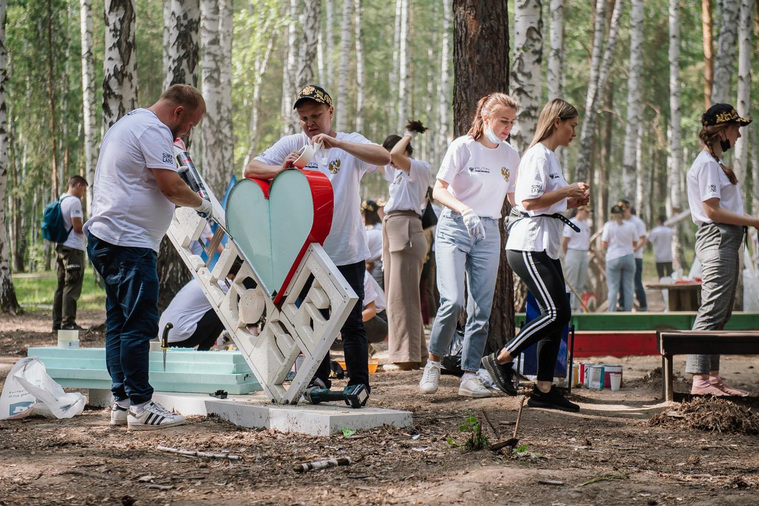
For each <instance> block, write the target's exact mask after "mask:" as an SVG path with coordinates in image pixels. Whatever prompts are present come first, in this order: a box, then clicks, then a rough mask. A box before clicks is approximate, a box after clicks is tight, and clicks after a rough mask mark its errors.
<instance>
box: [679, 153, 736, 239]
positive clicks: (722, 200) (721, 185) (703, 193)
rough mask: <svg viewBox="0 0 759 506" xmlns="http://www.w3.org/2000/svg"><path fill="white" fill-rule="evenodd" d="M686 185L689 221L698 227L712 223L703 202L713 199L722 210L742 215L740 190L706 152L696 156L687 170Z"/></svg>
mask: <svg viewBox="0 0 759 506" xmlns="http://www.w3.org/2000/svg"><path fill="white" fill-rule="evenodd" d="M687 183H688V205H689V206H690V214H691V219H693V223H695V224H696V225H698V226H699V227H700V226H701V225H703V224H704V223H711V222H712V220H710V219H709V217H708V216H707V215H706V212H705V211H704V204H703V202H704V201H706V200H709V199H713V198H715V197H716V198H718V199H719V206H720V207H721V208H722V209H726V210H728V211H730V212H733V213H735V214H740V215H743V214H744V212H743V199H741V192H740V188H739V187H738V185H737V184H732V183H731V182H730V180H729V179H728V178H727V175H725V171H723V170H722V167H720V166H719V164H718V163H717V161H716V160H715V159H714V157H713V156H712V155H710V154H709V153H707V152H706V151H701V153H699V154H698V156H697V157H696V160H695V161H694V162H693V165H691V167H690V170H688V176H687Z"/></svg>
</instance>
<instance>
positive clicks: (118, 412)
mask: <svg viewBox="0 0 759 506" xmlns="http://www.w3.org/2000/svg"><path fill="white" fill-rule="evenodd" d="M128 414H129V408H122V407H121V406H119V404H118V403H117V402H114V403H113V406H111V425H126V424H127V415H128Z"/></svg>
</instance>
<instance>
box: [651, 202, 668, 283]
mask: <svg viewBox="0 0 759 506" xmlns="http://www.w3.org/2000/svg"><path fill="white" fill-rule="evenodd" d="M666 220H667V217H666V216H663V215H662V216H659V218H658V219H657V223H658V225H657V226H656V227H654V228H653V230H651V233H650V234H648V242H650V243H651V245H652V246H653V247H654V261H655V262H656V274H658V275H659V277H660V278H663V277H666V276H671V275H672V234H673V232H672V229H671V228H670V227H667V226H665V225H664V222H665V221H666Z"/></svg>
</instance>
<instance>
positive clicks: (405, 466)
mask: <svg viewBox="0 0 759 506" xmlns="http://www.w3.org/2000/svg"><path fill="white" fill-rule="evenodd" d="M103 321H104V312H103V311H85V312H82V313H81V314H80V322H79V323H80V324H81V325H82V326H84V327H89V326H94V325H97V324H100V323H102V322H103ZM103 342H104V338H103V336H102V334H99V333H95V332H89V333H87V334H84V335H83V336H82V346H85V347H95V346H102V345H103ZM55 344H56V338H55V336H54V335H53V334H52V333H51V332H50V315H49V312H46V311H34V312H28V313H26V314H24V315H21V316H15V317H13V316H7V315H3V317H2V319H1V320H0V383H2V382H4V380H5V377H6V376H7V374H8V371H9V370H10V368H11V367H12V365H13V364H14V363H15V362H16V361H17V360H19V359H20V358H22V357H24V356H26V349H27V348H28V347H30V346H53V345H55ZM678 358H682V357H678ZM597 360H598V361H605V362H612V361H613V362H616V363H621V364H623V365H624V380H625V383H624V385H623V388H622V389H621V390H620V391H618V392H610V391H608V390H606V391H597V390H586V389H575V390H573V392H572V395H571V397H570V398H571V399H572V400H574V401H575V402H578V403H579V404H580V405H581V407H582V410H581V411H580V413H573V414H570V413H562V412H553V411H547V410H542V409H532V408H527V407H525V409H524V412H523V414H522V419H521V423H520V426H519V434H518V437H519V446H518V448H517V450H518V451H510V450H508V449H506V450H500V451H495V452H494V451H491V450H489V449H484V450H479V451H470V450H467V449H466V448H465V443H466V440H467V437H468V435H469V434H470V432H469V431H466V430H461V426H462V425H465V423H466V419H467V417H469V416H473V417H475V418H476V419H477V420H478V421H479V423H480V424H481V426H482V431H483V433H484V435H485V436H486V437H487V438H488V440H489V441H490V443H494V442H498V441H502V440H505V439H507V438H509V437H511V433H512V431H513V430H514V422H515V419H516V416H517V410H518V407H519V401H518V400H517V398H514V397H505V396H498V397H494V398H491V399H480V400H469V399H465V398H462V397H459V396H458V395H457V378H455V377H452V376H443V378H442V380H441V386H440V390H439V391H438V393H436V394H434V395H429V396H423V395H421V394H419V393H418V388H417V382H418V381H419V376H420V372H419V371H416V372H415V371H409V372H378V373H377V374H375V375H373V376H372V381H373V388H372V396H371V398H370V401H369V402H370V404H371V405H372V406H374V407H380V408H391V409H402V410H409V411H412V412H413V420H414V427H413V428H412V429H408V430H400V429H396V428H390V427H382V428H378V429H374V430H368V431H359V432H357V433H355V434H353V435H351V436H350V437H346V435H343V434H340V435H335V436H331V437H310V436H304V435H295V434H283V433H279V432H275V431H268V430H254V429H243V428H238V427H236V426H234V425H232V424H230V423H228V422H225V421H222V420H220V419H218V418H202V417H191V419H190V423H189V424H187V425H185V426H181V427H176V428H173V429H168V430H163V431H152V432H142V433H139V432H137V433H135V432H129V431H127V430H126V429H125V428H123V427H122V428H111V427H110V426H109V424H108V411H107V410H104V409H97V408H91V407H89V406H88V407H87V408H86V409H85V411H84V412H83V413H82V414H81V415H79V416H76V417H74V418H72V419H68V420H50V419H43V418H27V419H23V420H16V421H0V461H2V465H0V505H6V504H24V505H29V504H119V503H121V504H200V503H212V504H230V505H231V504H234V505H238V504H279V505H281V504H309V505H310V504H329V505H340V504H464V503H468V504H608V503H616V504H642V505H656V504H689V505H690V504H704V505H706V504H715V505H717V504H720V505H721V504H746V505H749V504H752V505H753V504H756V502H757V499H756V498H757V494H758V493H759V492H758V489H759V451H757V449H758V448H757V443H758V442H759V438H757V436H756V433H753V434H752V432H754V431H756V428H757V425H759V423H758V422H757V416H758V415H757V414H756V411H757V409H758V408H759V398H758V397H757V392H759V388H757V386H758V385H759V367H756V366H757V365H759V363H757V359H756V358H755V357H724V358H723V373H724V376H725V377H726V379H727V381H728V382H730V383H732V384H734V385H735V386H738V387H742V388H747V389H749V390H752V391H753V395H752V396H751V397H749V398H747V399H732V401H733V402H734V404H732V403H731V402H730V401H725V400H719V401H715V402H712V403H709V405H708V406H706V408H707V409H708V413H707V414H706V415H704V414H703V410H702V411H701V415H700V418H698V417H697V418H698V420H696V419H694V418H693V416H692V415H691V414H689V413H678V412H676V411H678V408H679V406H680V405H679V404H675V405H672V406H667V405H665V404H662V403H661V370H660V369H659V366H660V360H659V358H658V357H629V358H625V359H613V358H611V357H599V358H598V359H597ZM675 367H676V370H678V371H682V370H683V361H682V360H679V361H678V362H677V363H676V364H675ZM676 389H677V390H678V391H679V392H685V391H686V390H687V382H686V381H685V380H684V379H683V378H682V377H680V378H678V381H677V383H676ZM676 400H678V401H681V402H682V401H684V402H688V401H690V400H691V399H690V398H689V396H687V395H685V394H679V395H677V397H676ZM701 407H702V408H703V407H704V406H703V405H702V406H701ZM749 409H750V411H748V410H749ZM654 418H655V419H657V420H663V421H664V423H660V424H652V422H651V420H652V419H654ZM699 421H700V422H701V425H705V426H706V430H704V429H696V428H692V427H693V426H698V423H695V422H699ZM736 421H738V422H743V424H744V425H743V426H742V427H737V424H733V425H734V426H735V427H734V429H735V430H736V432H722V433H719V432H715V431H712V430H709V427H711V428H714V427H715V426H716V425H717V424H722V425H723V426H724V425H726V424H728V423H730V422H736ZM752 424H753V425H752ZM159 445H162V446H169V447H174V448H180V449H185V450H202V451H210V452H230V453H231V454H233V455H236V456H239V457H241V458H240V459H237V460H231V459H225V458H222V459H209V458H192V457H184V456H178V455H177V454H173V453H166V452H164V451H160V450H158V449H157V447H158V446H159ZM345 456H348V457H350V458H351V459H352V464H350V465H347V466H340V467H332V468H328V469H323V470H318V471H309V472H306V473H296V472H295V471H294V470H293V464H296V463H300V462H305V461H312V460H316V459H322V458H329V457H345Z"/></svg>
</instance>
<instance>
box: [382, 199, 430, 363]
mask: <svg viewBox="0 0 759 506" xmlns="http://www.w3.org/2000/svg"><path fill="white" fill-rule="evenodd" d="M426 253H427V239H426V238H425V237H424V232H423V231H422V221H421V220H420V219H419V216H418V215H417V214H416V213H414V212H413V211H396V212H391V213H389V214H388V215H387V216H385V221H384V223H383V226H382V257H383V260H382V262H383V266H384V268H385V298H386V299H387V309H386V311H387V326H388V352H389V358H390V360H392V361H393V362H396V363H399V362H425V361H426V360H427V342H426V340H425V338H424V324H423V323H422V307H421V302H420V296H419V278H420V277H421V275H422V266H423V265H424V258H425V255H426Z"/></svg>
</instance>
